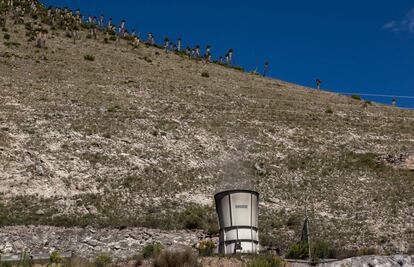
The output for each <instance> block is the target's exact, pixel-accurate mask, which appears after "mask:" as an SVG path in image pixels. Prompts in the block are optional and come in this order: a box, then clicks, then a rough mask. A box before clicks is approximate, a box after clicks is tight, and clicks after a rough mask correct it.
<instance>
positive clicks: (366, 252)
mask: <svg viewBox="0 0 414 267" xmlns="http://www.w3.org/2000/svg"><path fill="white" fill-rule="evenodd" d="M378 254H379V253H378V251H377V250H376V249H375V248H361V249H359V250H358V251H357V255H358V256H367V255H378Z"/></svg>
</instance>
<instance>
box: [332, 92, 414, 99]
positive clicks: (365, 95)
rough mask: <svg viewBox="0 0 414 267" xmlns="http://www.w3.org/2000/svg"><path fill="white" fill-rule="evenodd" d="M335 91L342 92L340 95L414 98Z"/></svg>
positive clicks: (409, 97) (398, 96)
mask: <svg viewBox="0 0 414 267" xmlns="http://www.w3.org/2000/svg"><path fill="white" fill-rule="evenodd" d="M336 93H338V94H342V95H360V96H377V97H395V98H408V99H414V96H405V95H378V94H360V93H342V92H336Z"/></svg>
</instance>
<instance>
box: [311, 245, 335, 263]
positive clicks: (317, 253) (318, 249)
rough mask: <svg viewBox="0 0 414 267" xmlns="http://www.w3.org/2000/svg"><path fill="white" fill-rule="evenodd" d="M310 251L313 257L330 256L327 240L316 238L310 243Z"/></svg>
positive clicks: (325, 257)
mask: <svg viewBox="0 0 414 267" xmlns="http://www.w3.org/2000/svg"><path fill="white" fill-rule="evenodd" d="M311 252H312V258H313V259H327V258H329V257H330V254H331V249H330V246H329V243H328V242H326V241H322V240H316V241H315V242H313V243H311Z"/></svg>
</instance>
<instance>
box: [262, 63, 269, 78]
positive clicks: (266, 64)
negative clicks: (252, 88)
mask: <svg viewBox="0 0 414 267" xmlns="http://www.w3.org/2000/svg"><path fill="white" fill-rule="evenodd" d="M268 69H269V61H266V62H265V64H264V71H263V77H266V74H267V70H268Z"/></svg>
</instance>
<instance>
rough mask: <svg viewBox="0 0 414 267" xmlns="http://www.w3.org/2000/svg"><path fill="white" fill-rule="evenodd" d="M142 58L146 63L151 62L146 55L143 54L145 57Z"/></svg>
mask: <svg viewBox="0 0 414 267" xmlns="http://www.w3.org/2000/svg"><path fill="white" fill-rule="evenodd" d="M144 60H145V61H146V62H148V63H151V62H152V60H151V59H150V58H149V57H147V56H145V57H144Z"/></svg>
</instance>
